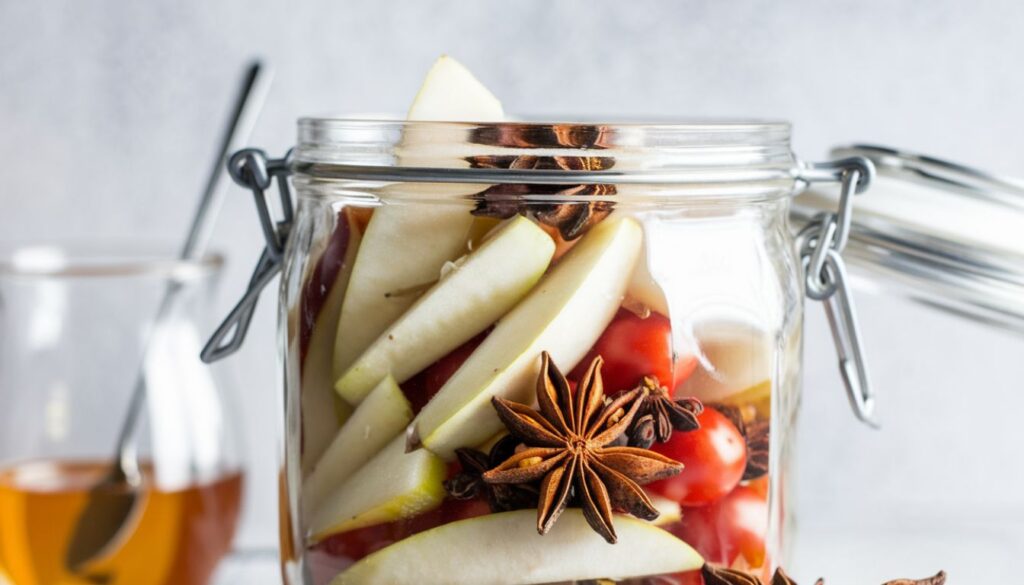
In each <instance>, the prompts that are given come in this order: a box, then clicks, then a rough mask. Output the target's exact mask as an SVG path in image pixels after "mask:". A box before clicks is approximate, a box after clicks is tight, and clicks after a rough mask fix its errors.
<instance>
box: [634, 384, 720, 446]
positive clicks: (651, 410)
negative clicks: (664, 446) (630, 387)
mask: <svg viewBox="0 0 1024 585" xmlns="http://www.w3.org/2000/svg"><path fill="white" fill-rule="evenodd" d="M640 385H641V386H642V387H644V388H646V389H647V392H645V393H642V394H640V395H639V397H638V398H637V400H640V401H642V402H643V406H641V407H640V412H639V416H638V417H637V422H638V423H639V422H640V421H641V420H642V417H645V416H650V417H651V418H652V419H653V424H654V438H655V439H657V441H658V442H659V443H665V442H667V441H668V440H669V439H670V438H672V433H673V432H674V431H682V432H686V431H694V430H697V429H699V428H700V422H698V421H697V417H698V416H700V413H702V412H704V406H703V405H702V404H701V403H700V400H697V399H696V398H672V396H671V395H670V394H669V391H668V388H666V387H664V386H662V385H661V384H660V383H659V382H658V379H657V378H655V377H653V376H644V379H643V381H642V382H641V383H640ZM632 431H633V429H631V433H632Z"/></svg>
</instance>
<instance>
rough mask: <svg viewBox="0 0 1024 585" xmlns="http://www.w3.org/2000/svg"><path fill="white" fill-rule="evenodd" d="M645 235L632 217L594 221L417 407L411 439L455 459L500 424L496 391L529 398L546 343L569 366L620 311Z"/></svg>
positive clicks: (504, 395) (511, 397)
mask: <svg viewBox="0 0 1024 585" xmlns="http://www.w3.org/2000/svg"><path fill="white" fill-rule="evenodd" d="M641 241H642V238H641V231H640V227H639V225H638V224H637V223H636V222H635V221H633V220H632V219H629V218H621V219H607V220H605V221H604V222H602V223H600V224H598V225H597V226H595V227H594V228H592V229H591V230H590V231H589V232H588V233H587V234H586V235H585V236H583V238H582V239H581V241H580V243H579V244H577V245H576V246H575V247H574V248H573V249H572V250H570V251H569V253H567V254H566V255H565V257H564V258H563V259H562V260H561V261H560V262H559V264H558V265H557V266H555V267H554V268H553V269H552V270H551V271H550V272H549V273H548V274H547V276H545V277H544V278H543V279H542V280H541V282H540V283H538V284H537V286H536V287H534V289H533V290H532V291H531V292H530V294H529V295H527V296H526V298H524V299H523V300H522V302H520V303H519V305H517V306H516V307H515V308H514V309H513V310H512V311H511V312H509V313H508V314H507V315H506V316H505V317H504V318H502V319H501V320H500V321H499V322H498V324H497V325H496V326H495V328H494V330H493V331H492V332H491V334H490V335H488V336H487V339H485V340H484V342H483V343H482V344H481V345H480V347H478V348H477V349H476V351H474V352H473V354H472V355H470V357H469V359H467V360H466V362H465V363H463V365H462V366H461V367H460V368H459V369H458V370H457V371H456V372H455V374H454V375H452V377H451V378H450V379H449V380H448V381H447V383H445V385H444V386H443V387H442V388H441V389H440V390H439V391H438V393H437V395H436V396H434V398H433V399H432V400H431V401H430V402H428V403H427V405H426V407H424V408H423V410H422V411H420V413H419V415H417V417H416V419H415V420H414V421H413V423H412V425H411V427H410V437H411V443H412V444H411V445H410V446H411V447H416V446H418V445H417V444H416V443H421V444H422V445H423V446H424V447H426V448H427V449H429V450H431V451H433V452H434V453H437V454H438V455H440V456H441V457H443V458H445V459H452V458H453V456H454V452H455V449H457V448H459V447H465V446H467V445H478V444H480V443H482V442H484V441H486V440H487V439H488V438H490V437H491V436H493V435H494V434H496V433H497V432H498V431H499V430H501V428H502V425H501V422H500V421H499V420H498V417H497V415H496V414H495V412H494V409H493V408H492V407H491V402H490V401H491V397H493V396H500V397H502V398H506V399H509V400H513V401H517V402H526V403H529V402H532V392H533V380H535V379H536V375H537V372H538V371H539V369H540V354H541V352H542V351H547V352H548V353H550V354H551V356H552V359H553V360H554V361H555V362H557V363H558V364H560V365H561V366H562V367H564V368H565V369H566V370H567V371H568V370H569V369H571V368H572V367H573V366H575V365H576V363H578V362H579V360H581V359H582V358H583V357H584V356H585V355H586V353H587V351H588V350H589V349H590V347H591V346H592V345H593V344H594V342H595V341H596V340H597V338H598V337H599V336H600V335H601V333H602V332H603V331H604V329H605V327H606V326H607V325H608V323H609V322H610V321H611V320H612V318H613V317H614V315H615V313H616V311H618V309H619V305H620V304H621V302H622V298H623V295H624V293H625V289H626V285H627V283H628V281H629V276H630V274H631V273H632V270H633V266H634V264H635V262H636V260H637V256H638V255H639V252H640V246H641Z"/></svg>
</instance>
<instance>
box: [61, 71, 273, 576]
mask: <svg viewBox="0 0 1024 585" xmlns="http://www.w3.org/2000/svg"><path fill="white" fill-rule="evenodd" d="M270 77H271V76H270V73H269V72H268V71H266V70H265V69H264V68H263V66H262V65H261V64H260V63H259V62H258V61H256V62H253V63H252V64H250V65H249V66H248V68H247V69H246V73H245V77H244V78H243V79H242V84H241V87H240V88H239V92H238V94H237V96H236V98H235V101H234V106H233V108H232V112H231V119H230V121H229V123H228V126H227V128H226V129H225V132H224V135H223V136H222V138H221V142H220V144H219V146H218V150H217V157H216V159H215V160H214V164H213V169H211V171H210V175H209V178H208V179H207V182H206V189H205V190H204V191H203V196H202V199H201V200H200V201H199V207H198V208H197V209H196V212H195V215H194V216H193V218H192V224H191V226H190V227H189V232H188V237H187V238H186V239H185V245H184V246H183V247H182V249H181V251H180V253H179V255H178V257H179V258H180V259H181V260H195V259H197V258H199V257H201V256H202V254H203V252H204V250H205V248H206V244H207V242H208V240H209V236H210V232H211V230H212V227H213V221H212V220H213V218H214V216H216V212H217V210H218V209H219V208H220V203H221V201H222V200H223V194H224V190H223V189H222V188H220V186H221V177H222V175H223V173H224V169H225V167H224V161H225V159H226V158H227V155H228V153H229V152H231V151H232V150H235V149H237V148H240V147H241V143H242V142H244V141H245V140H247V139H248V136H249V134H250V133H251V132H252V128H253V126H254V125H255V123H256V118H257V116H258V114H259V111H260V109H261V108H262V107H263V102H264V100H265V98H266V95H267V91H268V90H269V88H270ZM180 288H181V285H180V283H178V282H176V281H173V280H171V281H168V283H167V289H166V290H165V291H164V296H163V298H162V299H161V301H160V305H159V308H158V309H157V311H156V316H155V317H154V319H153V326H152V330H151V333H150V335H149V339H148V340H147V342H146V344H145V345H144V346H143V348H142V350H143V351H142V360H141V363H140V365H139V370H138V373H137V375H136V378H135V386H134V389H133V390H132V395H131V400H130V402H129V403H128V412H127V414H126V415H125V418H124V422H123V423H122V424H121V431H120V433H119V434H118V438H117V449H116V452H115V453H116V454H115V457H114V459H113V461H112V462H111V465H110V469H109V470H108V471H107V473H106V474H105V475H104V477H103V478H102V479H101V480H100V481H98V482H97V483H96V484H95V485H94V486H93V487H92V488H91V489H90V491H89V495H88V499H87V500H86V503H85V507H84V508H83V510H82V513H81V515H80V516H79V517H78V521H77V522H76V524H75V527H74V530H73V531H72V536H71V539H70V541H69V544H68V548H67V552H66V553H65V557H64V564H65V566H66V567H67V568H68V569H69V570H70V571H72V572H75V573H78V572H81V571H82V570H83V569H84V568H85V566H86V565H87V564H88V563H89V562H90V561H92V560H93V559H96V558H98V557H100V556H102V555H103V554H105V553H106V552H107V549H109V548H111V547H112V546H113V545H115V544H116V543H117V542H118V536H119V535H120V534H121V532H122V531H123V530H124V529H125V527H126V526H128V525H130V524H131V523H130V522H129V520H130V519H131V517H132V512H133V511H134V510H135V509H136V507H137V504H138V501H139V495H140V489H139V488H140V487H141V485H142V473H141V472H140V470H139V459H138V453H137V448H136V443H135V436H136V430H137V429H136V425H137V424H138V421H139V415H140V414H141V412H142V406H143V405H144V404H145V398H146V375H145V362H146V355H147V354H148V353H149V348H150V342H151V341H152V338H153V332H155V331H158V330H159V329H160V328H161V327H162V326H163V325H164V324H165V323H166V321H167V319H168V317H169V316H170V314H171V310H172V309H173V308H174V304H175V302H176V301H177V293H178V291H179V289H180ZM93 577H94V578H91V580H93V581H94V582H103V581H105V580H106V578H105V576H101V575H96V576H93Z"/></svg>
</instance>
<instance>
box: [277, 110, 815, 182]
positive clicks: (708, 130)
mask: <svg viewBox="0 0 1024 585" xmlns="http://www.w3.org/2000/svg"><path fill="white" fill-rule="evenodd" d="M789 138H790V128H789V125H788V124H786V123H782V122H749V121H724V122H715V121H709V122H701V123H679V124H606V123H586V124H577V123H520V122H516V123H487V124H484V123H473V122H405V121H390V120H346V119H303V120H301V121H300V122H299V144H298V147H297V149H296V151H295V159H294V170H295V171H296V173H297V180H299V181H303V180H304V179H307V180H328V181H330V180H349V181H372V182H380V183H403V184H414V183H452V184H459V183H470V184H482V185H526V186H530V189H529V190H530V191H532V192H534V193H539V192H544V191H547V192H549V194H550V192H552V191H553V192H555V193H559V192H561V191H560V190H559V189H557V188H556V189H543V188H541V187H538V186H556V187H557V186H563V187H565V186H600V187H602V189H601V190H602V194H603V195H606V196H611V197H615V198H621V197H624V196H625V195H626V194H627V193H630V196H631V197H639V196H643V197H655V196H658V197H691V198H706V197H717V198H720V197H726V196H735V197H740V198H742V197H751V198H759V197H769V196H779V195H780V194H781V195H788V194H789V193H790V192H791V191H792V188H793V185H794V168H795V167H796V160H795V158H794V156H793V153H792V151H791V149H790V140H789Z"/></svg>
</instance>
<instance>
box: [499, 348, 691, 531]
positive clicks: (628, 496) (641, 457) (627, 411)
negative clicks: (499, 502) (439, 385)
mask: <svg viewBox="0 0 1024 585" xmlns="http://www.w3.org/2000/svg"><path fill="white" fill-rule="evenodd" d="M541 361H542V363H541V372H540V376H538V378H537V404H538V408H539V410H533V409H532V408H530V407H529V406H527V405H525V404H519V403H516V402H511V401H508V400H504V399H502V398H498V397H495V398H494V399H493V404H494V408H495V410H497V412H498V416H499V417H500V418H501V420H502V422H503V423H505V426H506V427H508V430H509V432H510V433H511V434H512V435H513V436H515V437H516V438H517V439H519V440H520V441H522V442H523V443H524V444H525V445H526V448H525V449H522V450H521V451H519V452H518V453H515V454H514V455H512V456H511V457H509V458H508V459H507V460H505V461H504V462H503V463H502V464H500V465H498V466H497V467H495V468H494V469H491V470H490V471H487V472H486V473H484V474H483V478H484V481H486V482H487V483H489V484H523V483H531V482H536V481H539V482H540V488H539V489H540V498H539V501H538V504H537V531H538V532H539V533H541V534H546V533H547V532H548V531H549V530H550V529H551V527H552V526H553V525H554V524H555V522H556V521H557V520H558V517H559V516H560V515H561V513H562V511H563V510H565V508H566V506H568V505H569V503H570V502H573V503H575V504H577V505H579V506H580V507H581V508H582V509H583V515H584V517H585V518H586V519H587V523H589V524H590V526H591V527H592V528H593V529H594V530H595V531H596V532H597V533H598V534H600V535H601V536H602V537H604V539H605V540H607V541H608V542H610V543H614V542H615V541H616V538H617V537H616V535H615V528H614V526H613V525H612V513H613V512H614V511H623V512H627V513H629V514H632V515H634V516H636V517H638V518H643V519H646V520H653V519H655V518H657V517H658V511H657V510H656V509H655V508H654V505H653V504H652V503H651V500H650V498H648V497H647V494H646V493H645V492H644V490H643V488H641V487H640V486H641V485H643V484H646V483H649V482H652V481H656V480H659V479H664V478H666V477H671V476H673V475H676V474H678V473H679V472H680V471H681V470H682V468H683V466H682V464H681V463H679V462H677V461H674V460H672V459H669V458H668V457H665V456H663V455H659V454H658V453H654V452H653V451H648V450H646V449H638V448H636V447H614V446H609V444H610V443H612V442H613V441H614V440H615V439H617V438H618V437H619V436H620V435H622V434H623V433H624V432H626V429H628V428H629V426H630V424H631V423H632V422H633V418H634V417H635V416H636V414H637V412H638V411H639V410H640V407H641V406H642V404H643V403H642V402H641V401H638V400H636V397H637V395H638V394H640V393H643V392H646V389H644V388H643V387H638V388H636V389H634V390H632V391H630V392H627V393H625V394H623V395H620V396H619V397H617V398H616V399H614V400H612V401H610V402H608V403H607V404H606V402H605V395H604V385H603V383H602V381H601V363H602V360H601V358H600V356H598V357H597V358H595V359H594V361H593V362H591V364H590V367H589V368H588V369H587V372H586V374H585V375H584V376H583V379H582V380H581V381H580V383H579V386H578V388H577V389H576V391H575V394H574V393H573V392H572V391H570V389H569V383H568V381H567V380H566V379H565V376H563V375H562V373H561V372H560V371H558V368H557V367H556V366H555V364H553V363H552V361H551V356H549V355H548V354H547V352H544V354H543V355H542V357H541Z"/></svg>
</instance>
